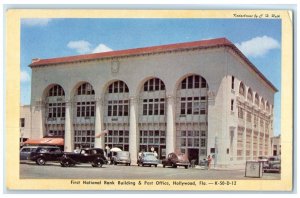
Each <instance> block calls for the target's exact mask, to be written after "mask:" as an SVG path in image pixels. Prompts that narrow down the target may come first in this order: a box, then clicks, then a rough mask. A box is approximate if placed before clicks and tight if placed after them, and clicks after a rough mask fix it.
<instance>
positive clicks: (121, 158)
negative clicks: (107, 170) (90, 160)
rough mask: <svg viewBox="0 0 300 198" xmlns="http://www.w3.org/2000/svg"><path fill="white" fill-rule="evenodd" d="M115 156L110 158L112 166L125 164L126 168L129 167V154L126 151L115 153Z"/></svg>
mask: <svg viewBox="0 0 300 198" xmlns="http://www.w3.org/2000/svg"><path fill="white" fill-rule="evenodd" d="M115 153H116V154H115V155H114V156H113V157H112V162H111V163H112V164H114V165H117V164H126V165H127V166H130V164H131V159H130V153H129V152H128V151H118V152H115Z"/></svg>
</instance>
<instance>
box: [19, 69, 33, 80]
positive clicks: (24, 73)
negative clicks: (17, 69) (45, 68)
mask: <svg viewBox="0 0 300 198" xmlns="http://www.w3.org/2000/svg"><path fill="white" fill-rule="evenodd" d="M30 79H31V77H30V75H29V73H28V72H27V71H21V82H29V81H30Z"/></svg>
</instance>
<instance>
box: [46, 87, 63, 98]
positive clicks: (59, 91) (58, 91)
mask: <svg viewBox="0 0 300 198" xmlns="http://www.w3.org/2000/svg"><path fill="white" fill-rule="evenodd" d="M64 95H65V92H64V90H63V88H62V87H61V86H59V85H54V86H53V87H51V89H50V90H49V92H48V96H64Z"/></svg>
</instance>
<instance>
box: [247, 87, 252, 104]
mask: <svg viewBox="0 0 300 198" xmlns="http://www.w3.org/2000/svg"><path fill="white" fill-rule="evenodd" d="M247 100H248V101H249V102H252V101H253V93H252V90H251V88H249V89H248V93H247Z"/></svg>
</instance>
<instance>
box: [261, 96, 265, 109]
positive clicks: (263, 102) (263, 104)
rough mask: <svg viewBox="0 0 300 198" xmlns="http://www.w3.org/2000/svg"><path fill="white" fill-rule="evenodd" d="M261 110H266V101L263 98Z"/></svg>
mask: <svg viewBox="0 0 300 198" xmlns="http://www.w3.org/2000/svg"><path fill="white" fill-rule="evenodd" d="M260 108H261V109H262V110H265V100H264V99H263V98H261V100H260Z"/></svg>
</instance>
